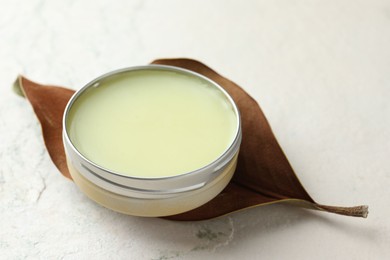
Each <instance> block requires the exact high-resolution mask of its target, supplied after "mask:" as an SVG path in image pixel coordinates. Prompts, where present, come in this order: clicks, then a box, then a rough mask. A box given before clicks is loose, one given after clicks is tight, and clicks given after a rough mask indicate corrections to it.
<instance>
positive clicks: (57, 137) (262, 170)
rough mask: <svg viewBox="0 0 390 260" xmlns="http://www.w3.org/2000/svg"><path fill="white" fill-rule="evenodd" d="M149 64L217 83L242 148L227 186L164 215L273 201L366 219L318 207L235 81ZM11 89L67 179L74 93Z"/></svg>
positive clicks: (199, 214) (199, 215)
mask: <svg viewBox="0 0 390 260" xmlns="http://www.w3.org/2000/svg"><path fill="white" fill-rule="evenodd" d="M153 64H165V65H172V66H177V67H182V68H186V69H189V70H192V71H195V72H198V73H200V74H203V75H204V76H206V77H208V78H210V79H212V80H214V81H215V82H217V83H219V84H220V85H221V86H222V87H223V88H224V89H225V90H226V91H227V92H228V93H229V94H230V95H231V96H232V97H233V99H234V101H235V102H236V103H237V106H238V108H239V109H240V112H241V117H242V134H243V139H242V144H241V149H240V154H239V158H238V166H237V170H236V172H235V174H234V177H233V179H232V180H231V182H230V183H229V184H228V186H227V187H226V188H225V189H224V190H223V191H222V192H221V193H220V194H219V195H218V196H217V197H215V198H214V199H213V200H211V201H210V202H208V203H206V204H205V205H203V206H201V207H199V208H196V209H194V210H191V211H188V212H185V213H182V214H179V215H174V216H169V217H167V218H168V219H172V220H203V219H210V218H214V217H218V216H221V215H225V214H228V213H231V212H235V211H238V210H242V209H245V208H251V207H255V206H260V205H266V204H271V203H278V202H288V203H292V204H295V205H298V206H301V207H304V208H309V209H315V210H321V211H327V212H332V213H337V214H342V215H348V216H356V217H367V214H368V207H367V206H356V207H334V206H325V205H320V204H317V203H316V202H315V201H314V200H313V199H312V198H311V197H310V195H309V194H308V193H307V192H306V191H305V189H304V188H303V186H302V185H301V183H300V182H299V180H298V178H297V176H296V175H295V173H294V171H293V169H292V167H291V165H290V163H289V162H288V160H287V158H286V156H285V155H284V153H283V151H282V149H281V148H280V146H279V144H278V142H277V141H276V139H275V136H274V135H273V133H272V130H271V127H270V126H269V124H268V122H267V119H266V118H265V116H264V114H263V112H262V111H261V109H260V107H259V105H258V104H257V102H256V101H255V100H254V99H253V98H252V97H250V96H249V95H248V94H247V93H246V92H245V91H244V90H243V89H242V88H240V87H239V86H238V85H237V84H235V83H234V82H232V81H230V80H228V79H227V78H224V77H222V76H221V75H219V74H218V73H216V72H215V71H213V70H212V69H210V68H209V67H207V66H206V65H204V64H202V63H200V62H198V61H196V60H191V59H160V60H156V61H154V62H153ZM15 91H16V92H17V93H19V94H23V95H24V96H26V98H27V99H28V100H29V101H30V103H31V105H32V107H33V109H34V111H35V114H36V115H37V117H38V119H39V121H40V122H41V125H42V132H43V137H44V140H45V144H46V147H47V150H48V152H49V154H50V157H51V159H52V160H53V162H54V164H55V165H56V166H57V168H58V169H59V170H60V172H61V173H62V174H63V175H64V176H65V177H67V178H71V176H70V174H69V171H68V168H67V166H66V159H65V152H64V148H63V144H62V115H63V112H64V109H65V106H66V104H67V102H68V100H69V99H70V97H71V96H72V94H73V93H74V91H73V90H70V89H66V88H62V87H56V86H45V85H40V84H37V83H34V82H32V81H30V80H28V79H26V78H24V77H22V76H20V77H19V78H18V80H17V81H16V83H15Z"/></svg>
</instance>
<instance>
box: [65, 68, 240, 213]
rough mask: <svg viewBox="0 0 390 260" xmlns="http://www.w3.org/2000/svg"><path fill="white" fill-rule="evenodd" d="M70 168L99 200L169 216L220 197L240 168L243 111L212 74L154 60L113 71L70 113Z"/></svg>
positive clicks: (77, 99)
mask: <svg viewBox="0 0 390 260" xmlns="http://www.w3.org/2000/svg"><path fill="white" fill-rule="evenodd" d="M63 141H64V147H65V153H66V157H67V163H68V168H69V171H70V174H71V175H72V178H73V180H74V182H75V183H76V184H77V186H78V187H79V188H80V189H81V190H82V191H83V192H84V193H85V194H86V195H87V196H88V197H89V198H91V199H92V200H94V201H96V202H97V203H99V204H101V205H103V206H105V207H107V208H110V209H112V210H115V211H118V212H122V213H125V214H130V215H136V216H149V217H156V216H169V215H174V214H179V213H182V212H186V211H189V210H191V209H194V208H197V207H199V206H201V205H203V204H205V203H206V202H208V201H209V200H211V199H213V198H214V197H215V196H217V195H218V194H219V193H220V192H221V191H222V190H223V189H224V188H225V187H226V185H227V184H228V183H229V181H230V179H231V178H232V176H233V173H234V171H235V169H236V163H237V156H238V152H239V147H240V143H241V121H240V115H239V111H238V109H237V106H236V104H235V103H234V101H233V100H232V98H231V97H230V96H229V95H228V94H227V93H226V91H225V90H224V89H223V88H222V87H221V86H219V85H218V84H217V83H215V82H214V81H211V80H210V79H208V78H206V77H204V76H202V75H200V74H198V73H195V72H192V71H189V70H186V69H182V68H178V67H173V66H165V65H148V66H139V67H130V68H125V69H121V70H117V71H113V72H111V73H107V74H105V75H103V76H101V77H98V78H97V79H95V80H93V81H91V82H90V83H88V84H87V85H86V86H84V87H83V88H81V89H80V90H78V91H77V92H76V93H75V94H74V95H73V97H72V98H71V99H70V100H69V103H68V105H67V107H66V109H65V112H64V118H63Z"/></svg>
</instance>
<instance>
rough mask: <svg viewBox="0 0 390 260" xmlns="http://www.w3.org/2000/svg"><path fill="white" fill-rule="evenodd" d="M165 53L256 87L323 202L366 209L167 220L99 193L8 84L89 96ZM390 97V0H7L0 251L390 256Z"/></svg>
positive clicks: (1, 30)
mask: <svg viewBox="0 0 390 260" xmlns="http://www.w3.org/2000/svg"><path fill="white" fill-rule="evenodd" d="M164 57H191V58H195V59H199V60H201V61H203V62H204V63H206V64H207V65H209V66H211V67H212V68H214V69H216V70H217V71H218V72H219V73H221V74H222V75H225V76H227V77H228V78H230V79H232V80H233V81H235V82H237V83H238V84H239V85H241V86H242V87H244V89H245V90H247V91H248V92H249V93H250V94H251V95H252V96H253V97H254V98H255V99H256V100H257V101H258V102H259V103H260V105H261V107H262V109H263V110H264V112H265V114H266V116H267V117H268V119H269V121H270V123H271V126H272V128H273V130H274V132H275V134H276V136H277V138H278V140H279V142H280V144H281V146H282V148H283V149H284V151H285V153H286V154H287V157H288V158H289V160H290V162H291V164H292V165H293V167H294V169H295V170H296V173H297V175H298V176H299V177H300V179H301V181H302V183H303V184H304V186H305V187H306V188H307V190H308V191H309V193H310V194H311V195H312V196H313V198H314V199H315V200H317V201H318V202H320V203H323V204H328V205H341V206H343V205H344V206H352V205H359V204H368V205H369V206H370V214H369V217H368V218H367V219H357V218H349V217H343V216H338V215H334V214H327V213H321V212H313V211H307V210H303V209H299V208H294V207H291V206H285V205H274V206H266V207H260V208H255V209H251V210H246V211H243V212H240V213H235V214H232V215H230V216H226V217H222V218H219V219H216V220H211V221H203V222H170V221H165V220H161V219H156V218H150V219H148V218H139V217H131V216H125V215H121V214H118V213H114V212H112V211H110V210H107V209H105V208H102V207H100V206H98V205H96V204H94V203H93V202H91V201H90V200H89V199H87V198H86V197H85V196H84V195H83V194H82V193H81V192H79V191H78V189H77V188H76V186H75V185H74V184H73V183H72V182H70V181H68V180H67V179H65V178H64V177H62V176H61V175H60V174H59V172H58V171H57V169H56V168H55V167H54V166H53V164H52V162H51V161H50V159H49V156H48V154H47V152H46V150H45V148H44V145H43V141H42V137H41V132H40V126H39V124H38V122H37V120H36V118H35V116H34V114H33V112H32V109H31V107H30V106H29V104H28V103H27V102H26V101H25V100H23V99H22V98H20V97H18V96H16V95H14V94H13V93H12V92H11V88H10V87H11V84H12V83H13V81H14V80H15V78H16V76H17V74H18V73H22V74H24V75H25V76H27V77H29V78H31V79H32V80H35V81H38V82H42V83H51V84H57V85H63V86H67V87H71V88H73V89H78V88H80V87H81V86H83V84H85V83H86V82H88V81H89V80H91V79H93V78H94V77H96V76H98V75H100V74H102V73H105V72H108V71H110V70H113V69H118V68H121V67H125V66H133V65H143V64H146V63H148V62H150V61H152V60H153V59H156V58H164ZM389 98H390V1H372V0H371V1H368V0H367V1H353V0H350V1H346V0H342V1H340V0H333V1H309V0H308V1H292V0H284V1H282V0H278V1H227V0H226V1H223V0H219V1H195V0H193V1H179V0H177V1H173V0H169V1H151V0H148V1H125V0H122V1H108V0H107V1H103V0H99V1H44V0H41V1H38V0H29V1H20V0H0V258H1V259H23V258H29V259H34V258H41V259H88V258H90V259H92V258H93V259H199V258H203V259H314V258H315V259H389V258H390V249H389V244H390V225H389V215H390V207H389V199H390V189H389V186H390V177H389V176H390V163H389V152H390V105H389V103H388V101H389Z"/></svg>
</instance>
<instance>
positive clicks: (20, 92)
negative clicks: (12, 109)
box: [12, 74, 26, 97]
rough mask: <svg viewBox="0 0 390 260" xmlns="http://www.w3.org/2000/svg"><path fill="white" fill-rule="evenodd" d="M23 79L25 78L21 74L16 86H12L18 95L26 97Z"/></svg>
mask: <svg viewBox="0 0 390 260" xmlns="http://www.w3.org/2000/svg"><path fill="white" fill-rule="evenodd" d="M22 78H23V76H22V75H20V74H19V75H18V77H17V78H16V80H15V81H14V84H13V85H12V90H13V91H14V93H15V94H16V95H18V96H21V97H25V96H26V94H25V93H24V90H23V84H22Z"/></svg>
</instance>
